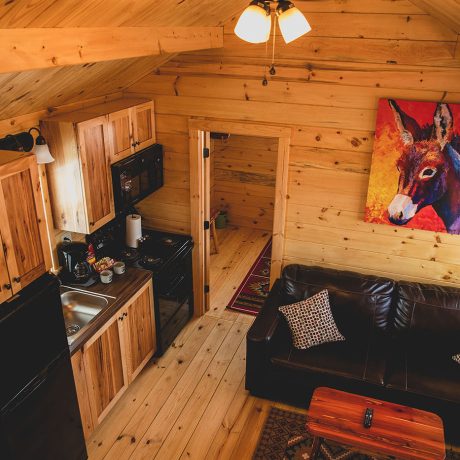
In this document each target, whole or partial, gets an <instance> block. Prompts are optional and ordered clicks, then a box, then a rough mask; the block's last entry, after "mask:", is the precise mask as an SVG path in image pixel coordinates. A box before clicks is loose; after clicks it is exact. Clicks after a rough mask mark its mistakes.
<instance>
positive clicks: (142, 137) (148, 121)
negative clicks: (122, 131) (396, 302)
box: [131, 101, 155, 151]
mask: <svg viewBox="0 0 460 460" xmlns="http://www.w3.org/2000/svg"><path fill="white" fill-rule="evenodd" d="M131 110H132V112H131V113H132V119H133V132H134V143H135V144H136V147H135V149H136V151H137V150H142V149H144V148H145V147H148V146H149V145H152V144H154V143H155V114H154V111H153V102H152V101H150V102H146V103H144V104H139V105H136V106H135V107H133V108H132V109H131Z"/></svg>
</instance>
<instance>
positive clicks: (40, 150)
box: [34, 144, 54, 165]
mask: <svg viewBox="0 0 460 460" xmlns="http://www.w3.org/2000/svg"><path fill="white" fill-rule="evenodd" d="M34 153H35V157H36V160H37V163H38V164H39V165H41V164H45V163H52V162H53V161H54V158H53V157H52V156H51V152H50V149H49V148H48V144H37V145H36V146H35V149H34Z"/></svg>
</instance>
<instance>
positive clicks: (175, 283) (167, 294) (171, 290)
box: [164, 275, 185, 297]
mask: <svg viewBox="0 0 460 460" xmlns="http://www.w3.org/2000/svg"><path fill="white" fill-rule="evenodd" d="M184 279H185V275H181V276H179V279H178V280H177V281H175V282H174V286H173V287H172V288H170V289H169V291H168V292H165V294H164V295H166V296H168V297H169V296H171V294H172V293H173V291H174V290H175V289H176V288H177V286H179V284H180V283H182V281H184Z"/></svg>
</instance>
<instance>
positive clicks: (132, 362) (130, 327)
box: [122, 281, 156, 383]
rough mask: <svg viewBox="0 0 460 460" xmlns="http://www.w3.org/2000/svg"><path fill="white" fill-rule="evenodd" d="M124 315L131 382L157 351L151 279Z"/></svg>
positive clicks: (126, 350)
mask: <svg viewBox="0 0 460 460" xmlns="http://www.w3.org/2000/svg"><path fill="white" fill-rule="evenodd" d="M122 315H123V323H122V334H123V335H124V346H125V358H126V371H127V376H128V383H131V382H132V381H133V380H134V379H135V378H136V376H137V374H139V372H140V371H141V370H142V369H143V368H144V366H145V364H146V363H147V361H148V360H149V359H150V358H151V357H152V356H153V354H154V353H155V351H156V337H155V319H154V315H153V285H152V282H151V281H150V282H149V283H147V284H146V285H145V286H144V287H143V288H142V289H141V290H140V291H138V293H137V294H136V295H135V296H134V297H133V298H132V299H131V300H130V301H129V302H128V303H127V304H126V305H125V306H124V307H123V309H122Z"/></svg>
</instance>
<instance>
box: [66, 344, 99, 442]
mask: <svg viewBox="0 0 460 460" xmlns="http://www.w3.org/2000/svg"><path fill="white" fill-rule="evenodd" d="M71 362H72V371H73V378H74V381H75V388H76V390H77V399H78V407H79V408H80V416H81V423H82V426H83V434H84V436H85V439H88V438H89V437H90V435H91V433H92V432H93V430H94V424H93V417H92V415H91V408H90V404H89V399H88V390H87V387H86V373H85V366H84V363H83V353H82V351H81V350H78V351H77V352H76V353H75V354H74V355H73V356H72V358H71Z"/></svg>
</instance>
